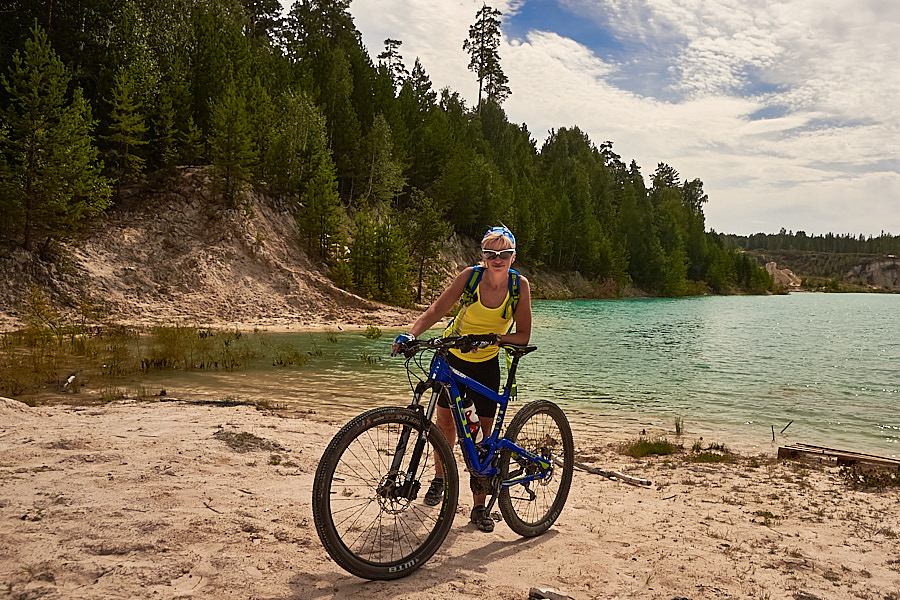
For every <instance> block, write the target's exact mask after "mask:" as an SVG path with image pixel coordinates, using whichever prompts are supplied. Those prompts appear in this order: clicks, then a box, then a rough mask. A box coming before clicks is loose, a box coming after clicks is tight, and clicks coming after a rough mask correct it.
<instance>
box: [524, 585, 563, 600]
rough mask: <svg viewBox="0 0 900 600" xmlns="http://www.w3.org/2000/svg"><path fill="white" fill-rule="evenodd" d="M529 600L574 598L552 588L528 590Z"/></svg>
mask: <svg viewBox="0 0 900 600" xmlns="http://www.w3.org/2000/svg"><path fill="white" fill-rule="evenodd" d="M528 600H572V597H571V596H569V595H568V594H566V593H564V592H558V591H556V590H552V589H550V588H531V589H530V590H528Z"/></svg>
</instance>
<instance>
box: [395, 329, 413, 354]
mask: <svg viewBox="0 0 900 600" xmlns="http://www.w3.org/2000/svg"><path fill="white" fill-rule="evenodd" d="M415 339H416V336H414V335H413V334H411V333H401V334H400V335H398V336H397V337H395V338H394V345H393V346H391V356H397V354H398V353H399V352H400V351H401V349H400V346H402V345H404V344H406V342H412V341H414V340H415Z"/></svg>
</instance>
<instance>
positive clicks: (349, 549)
mask: <svg viewBox="0 0 900 600" xmlns="http://www.w3.org/2000/svg"><path fill="white" fill-rule="evenodd" d="M420 431H422V419H421V417H420V416H419V415H418V414H417V413H416V412H414V411H412V410H409V409H406V408H389V407H388V408H376V409H374V410H370V411H368V412H365V413H363V414H361V415H359V416H358V417H356V418H355V419H353V420H352V421H350V422H349V423H347V424H346V425H345V426H344V427H343V428H342V429H341V430H340V431H339V432H338V433H337V435H335V436H334V438H333V439H332V440H331V443H330V444H328V447H327V448H326V449H325V453H324V454H323V455H322V459H321V460H320V461H319V467H318V469H317V470H316V476H315V480H314V481H313V501H312V506H313V519H314V521H315V524H316V531H317V532H318V534H319V539H321V540H322V545H323V546H325V550H327V551H328V554H329V555H331V558H333V559H334V561H335V562H336V563H337V564H338V565H340V566H341V567H342V568H344V569H345V570H347V571H349V572H350V573H352V574H354V575H357V576H358V577H362V578H364V579H397V578H400V577H404V576H406V575H409V574H410V573H412V572H413V571H414V570H415V569H417V568H419V567H420V566H421V565H422V564H423V563H424V562H425V561H426V560H428V559H429V558H431V556H432V555H433V554H434V553H435V552H436V551H437V549H438V548H440V546H441V543H442V542H443V541H444V538H445V537H447V533H448V532H449V531H450V527H451V525H452V524H453V517H454V515H455V514H456V503H457V500H458V497H459V482H458V479H457V470H456V462H455V461H454V459H453V451H452V450H451V449H450V445H449V444H448V443H447V440H446V439H445V438H444V435H443V434H442V433H441V431H440V429H438V428H437V427H436V426H432V425H431V424H430V423H429V426H428V433H427V435H426V438H425V439H426V443H425V446H424V448H423V450H422V452H421V455H420V456H419V457H418V466H417V467H416V469H415V473H414V475H413V477H411V478H408V477H407V471H408V470H409V465H410V461H411V460H412V459H413V458H414V457H413V454H415V451H414V447H415V443H416V440H417V438H418V435H419V432H420ZM435 454H436V455H437V460H439V461H440V462H441V464H442V465H443V467H444V486H445V488H444V499H443V502H442V503H441V504H439V505H437V506H427V505H425V504H424V503H423V502H422V501H421V500H418V499H417V497H418V495H419V493H420V488H426V489H427V483H425V482H428V481H430V480H431V478H432V477H433V476H434V460H435V458H434V457H435ZM395 456H397V457H398V460H399V465H400V467H399V468H398V469H392V467H391V465H392V462H394V463H395V464H396V461H395V460H394V459H395ZM420 482H422V483H420ZM423 484H424V485H423ZM424 493H425V490H424V489H421V494H422V496H424Z"/></svg>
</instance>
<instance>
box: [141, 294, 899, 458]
mask: <svg viewBox="0 0 900 600" xmlns="http://www.w3.org/2000/svg"><path fill="white" fill-rule="evenodd" d="M898 332H900V296H896V295H876V294H791V295H789V296H730V297H701V298H685V299H676V300H672V299H640V300H612V301H565V302H549V301H545V302H535V303H534V333H533V337H532V341H533V343H534V344H535V345H536V346H538V349H539V350H538V352H535V353H532V354H530V355H528V357H526V358H525V359H523V362H522V368H521V370H520V375H519V387H520V399H521V401H523V402H524V401H527V400H530V399H537V398H539V397H543V398H547V399H550V400H553V401H555V402H557V403H559V404H561V405H563V406H564V407H565V408H566V409H567V410H568V411H569V414H570V416H571V417H572V418H573V420H576V421H578V422H579V423H581V424H582V425H584V426H591V427H592V428H596V429H597V430H598V431H603V429H604V428H605V427H607V426H610V427H619V428H621V427H625V428H628V429H633V431H634V433H635V434H638V433H640V432H641V431H643V430H647V432H648V433H649V432H651V431H653V432H660V431H662V432H666V431H668V432H670V434H673V433H674V422H675V418H676V417H681V418H683V420H684V424H685V430H686V434H685V437H686V438H687V441H689V442H690V440H692V439H695V438H696V437H700V436H703V437H704V440H709V441H713V440H715V441H719V442H722V443H726V444H730V445H734V446H740V447H746V446H748V445H749V446H758V447H771V446H774V445H778V444H783V443H790V442H804V443H809V444H816V445H823V446H830V447H835V448H841V449H844V450H855V451H859V452H868V453H873V454H878V455H882V456H894V457H896V456H898V455H900V411H898V401H900V335H898ZM434 333H435V335H437V334H438V331H437V330H436V331H435V332H434ZM395 334H396V332H393V331H385V332H384V336H383V337H382V338H380V339H378V340H369V339H366V338H365V337H363V336H362V335H361V334H360V333H359V332H333V333H331V334H326V333H302V334H291V333H257V334H252V335H249V336H247V337H248V342H249V343H251V344H256V345H258V347H259V349H260V350H259V355H260V358H259V359H257V360H255V361H253V362H252V364H250V365H245V368H244V369H242V370H241V371H237V372H234V373H227V372H221V371H219V372H215V371H213V372H209V371H205V372H203V371H195V372H188V373H163V374H154V375H152V376H150V377H149V378H148V379H147V380H146V381H145V382H144V385H145V386H147V387H148V388H150V389H153V388H157V387H160V388H166V389H167V391H168V393H169V395H176V394H177V393H179V392H190V393H193V394H198V395H205V396H208V397H211V398H216V399H221V398H223V397H233V398H236V399H241V400H252V401H255V400H265V401H268V402H278V403H285V404H287V405H288V406H290V407H291V408H296V409H298V410H302V411H306V410H315V411H317V412H319V413H327V414H329V415H334V416H335V417H336V418H338V419H340V418H341V416H343V415H345V416H346V418H347V419H349V418H350V417H351V416H353V415H355V414H357V413H359V412H361V411H363V410H365V409H367V408H371V407H374V406H380V405H385V404H401V405H402V404H404V403H406V402H407V400H408V398H409V392H408V390H409V386H408V384H407V376H406V371H405V369H404V368H403V361H402V360H401V359H398V358H394V359H392V358H390V356H389V352H390V340H391V339H392V338H393V336H394V335H395ZM329 338H331V339H332V340H333V341H329ZM284 344H289V345H292V346H294V347H297V348H299V349H301V350H302V351H303V353H304V354H306V355H307V356H309V361H308V362H307V364H306V365H305V366H303V367H300V368H297V367H285V368H279V367H274V366H272V364H271V349H272V348H273V347H276V346H278V345H284ZM267 349H268V350H267ZM310 353H312V354H321V356H310ZM785 428H786V429H785ZM782 430H784V431H782ZM773 434H774V436H775V438H776V440H775V442H773V440H772V438H773Z"/></svg>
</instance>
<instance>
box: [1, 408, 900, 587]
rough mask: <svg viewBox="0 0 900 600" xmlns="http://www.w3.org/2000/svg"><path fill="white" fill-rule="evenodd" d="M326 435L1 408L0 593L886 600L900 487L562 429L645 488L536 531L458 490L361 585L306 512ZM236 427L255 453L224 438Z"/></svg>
mask: <svg viewBox="0 0 900 600" xmlns="http://www.w3.org/2000/svg"><path fill="white" fill-rule="evenodd" d="M348 418H349V416H348ZM339 425H340V423H338V422H337V421H330V420H328V419H327V418H325V417H323V416H321V415H311V416H309V417H305V418H301V417H296V416H285V415H280V414H278V413H273V412H269V411H260V410H257V409H256V408H254V407H251V406H246V405H239V406H223V405H221V404H210V403H201V402H197V401H191V399H190V398H181V399H177V400H176V399H167V400H166V401H156V402H136V401H127V400H126V401H123V402H116V403H111V404H106V405H103V406H88V407H84V406H81V407H76V406H64V405H59V406H41V407H37V408H30V407H28V406H25V405H23V404H21V403H18V402H15V401H12V400H4V399H0V590H2V591H0V597H5V598H15V599H25V598H28V599H34V598H47V599H88V598H91V599H112V598H160V599H174V598H223V599H231V598H234V599H237V598H242V599H275V598H280V599H281V598H283V599H294V598H296V599H314V598H407V599H422V600H424V599H442V598H497V599H507V600H513V599H516V600H525V599H526V598H528V592H529V589H530V588H532V587H541V588H551V589H555V590H557V591H558V592H561V593H564V594H566V595H568V596H569V597H571V598H574V599H578V600H583V599H588V598H607V599H613V598H641V599H644V598H646V599H661V600H662V599H664V600H675V599H679V600H682V599H689V600H700V599H714V598H715V599H722V598H741V599H747V598H749V599H758V600H763V599H771V600H775V599H781V598H790V599H794V600H814V599H821V600H826V599H842V598H848V599H850V598H860V599H871V600H898V599H900V503H898V496H900V492H898V489H897V488H892V489H888V490H887V491H874V492H868V491H858V490H853V489H851V488H850V487H848V486H847V484H846V483H845V482H844V481H843V480H842V479H841V478H840V477H839V476H838V468H837V467H834V466H824V465H819V464H818V463H813V464H810V463H804V462H797V461H789V462H782V461H778V460H776V459H775V458H774V457H773V456H771V455H769V456H765V455H762V456H748V455H742V456H741V457H740V458H739V459H738V460H737V461H735V462H734V463H719V464H697V463H691V462H688V461H686V459H685V456H686V454H685V455H675V456H669V457H655V458H652V459H633V458H630V457H628V456H624V455H622V454H621V453H619V452H618V451H617V447H618V445H619V444H620V443H621V442H624V441H628V440H629V432H625V431H621V432H618V433H617V432H615V431H613V432H612V433H608V434H607V436H608V438H609V439H598V436H597V435H596V434H595V433H593V432H589V431H585V430H583V428H579V427H578V426H577V425H576V429H575V444H576V458H577V459H578V460H581V461H583V462H585V463H589V464H592V465H595V466H597V467H600V468H603V469H615V470H619V471H622V472H624V473H628V474H631V475H634V476H637V477H642V478H645V479H649V480H651V481H652V482H653V485H652V486H651V487H649V488H645V487H635V486H631V485H627V484H625V483H622V482H620V481H613V480H610V479H606V478H603V477H601V476H597V475H592V474H589V473H586V472H584V471H576V472H575V478H574V483H573V488H572V491H571V494H570V496H569V501H568V503H567V505H566V508H565V510H564V511H563V514H562V516H561V517H560V519H559V520H558V521H557V523H556V524H555V525H554V526H553V527H552V528H551V530H550V531H549V532H548V533H546V534H545V535H543V536H541V537H538V538H533V539H523V538H520V537H519V536H518V535H516V534H515V533H513V532H512V531H510V529H509V528H508V527H507V526H506V525H505V524H504V523H502V522H500V523H498V524H497V527H496V528H495V530H494V532H493V533H490V534H486V533H483V532H480V531H476V530H475V529H474V526H473V525H471V524H469V522H468V518H467V517H468V511H469V509H470V507H469V506H468V498H467V494H463V495H461V498H463V499H465V500H466V502H464V503H461V505H460V507H459V509H458V511H457V515H456V520H455V522H454V526H453V529H452V531H451V533H450V535H449V536H448V538H447V540H446V542H445V543H444V545H443V547H442V548H441V549H440V550H439V551H438V553H437V554H436V555H435V556H434V557H433V558H432V559H431V560H430V561H428V562H427V563H426V564H425V565H424V566H423V567H422V568H421V569H419V570H418V571H416V572H415V573H414V574H412V575H411V576H409V577H407V578H405V579H401V580H398V581H393V582H368V581H363V580H361V579H358V578H356V577H354V576H351V575H349V574H347V573H346V572H344V571H342V570H341V569H340V568H339V567H337V566H336V565H335V563H333V562H332V561H331V560H330V559H329V558H328V556H327V554H326V553H325V551H324V550H323V548H322V546H321V544H320V542H319V540H318V537H317V536H316V532H315V527H314V525H313V521H312V511H311V508H310V495H311V489H312V478H313V472H314V470H315V466H316V464H317V462H318V459H319V456H320V454H321V452H322V450H323V449H324V447H325V445H326V444H327V443H328V441H329V440H330V438H331V437H332V436H333V435H334V433H335V432H336V431H337V429H338V428H339ZM241 433H249V434H253V436H256V437H255V438H253V439H258V443H257V444H256V446H255V447H253V448H250V449H249V451H245V450H248V448H246V447H240V446H237V447H233V446H231V445H229V441H231V440H233V439H234V437H235V436H237V435H239V434H241ZM688 445H689V444H688ZM458 454H459V451H458V450H457V455H458ZM460 464H461V458H460Z"/></svg>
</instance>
